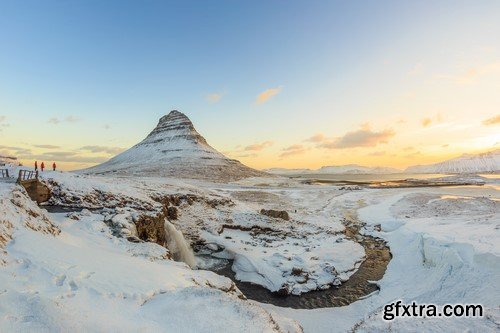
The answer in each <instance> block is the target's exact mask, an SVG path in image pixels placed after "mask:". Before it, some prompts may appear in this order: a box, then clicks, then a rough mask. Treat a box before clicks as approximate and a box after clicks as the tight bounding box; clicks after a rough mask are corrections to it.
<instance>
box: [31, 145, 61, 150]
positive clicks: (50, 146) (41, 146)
mask: <svg viewBox="0 0 500 333" xmlns="http://www.w3.org/2000/svg"><path fill="white" fill-rule="evenodd" d="M33 147H36V148H43V149H60V148H61V147H60V146H54V145H33Z"/></svg>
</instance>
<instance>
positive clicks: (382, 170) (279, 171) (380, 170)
mask: <svg viewBox="0 0 500 333" xmlns="http://www.w3.org/2000/svg"><path fill="white" fill-rule="evenodd" d="M264 171H266V172H268V173H271V174H276V175H298V174H322V175H327V174H329V175H337V174H344V175H360V174H365V175H367V174H390V173H401V172H402V171H401V170H399V169H395V168H387V167H366V166H362V165H358V164H347V165H329V166H324V167H321V168H319V169H315V170H311V169H284V168H272V169H265V170H264Z"/></svg>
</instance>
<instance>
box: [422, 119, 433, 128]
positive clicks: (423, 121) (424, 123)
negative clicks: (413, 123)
mask: <svg viewBox="0 0 500 333" xmlns="http://www.w3.org/2000/svg"><path fill="white" fill-rule="evenodd" d="M421 123H422V126H423V127H427V126H429V125H430V124H431V123H432V119H431V118H428V117H427V118H424V119H422V120H421Z"/></svg>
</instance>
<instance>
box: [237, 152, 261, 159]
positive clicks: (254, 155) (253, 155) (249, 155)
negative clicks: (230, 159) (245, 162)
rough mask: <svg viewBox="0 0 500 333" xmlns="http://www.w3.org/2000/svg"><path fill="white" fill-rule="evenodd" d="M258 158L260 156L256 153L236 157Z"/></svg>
mask: <svg viewBox="0 0 500 333" xmlns="http://www.w3.org/2000/svg"><path fill="white" fill-rule="evenodd" d="M257 156H258V154H256V153H250V154H240V155H236V157H238V158H246V157H257Z"/></svg>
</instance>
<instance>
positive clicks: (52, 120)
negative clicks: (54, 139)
mask: <svg viewBox="0 0 500 333" xmlns="http://www.w3.org/2000/svg"><path fill="white" fill-rule="evenodd" d="M80 120H82V118H80V117H78V116H74V115H69V116H67V117H66V118H64V119H62V120H61V119H59V118H56V117H52V118H50V119H49V120H48V122H49V124H54V125H57V124H59V123H61V122H63V121H65V122H68V123H76V122H77V121H80Z"/></svg>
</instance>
